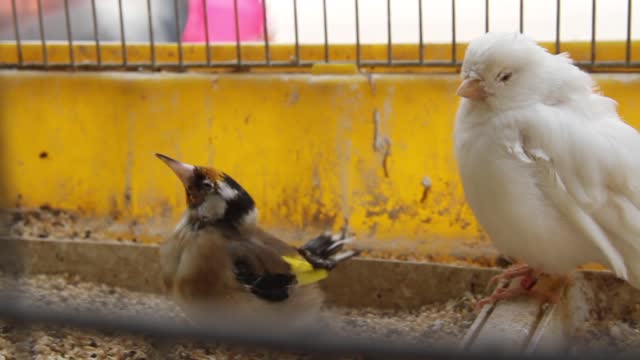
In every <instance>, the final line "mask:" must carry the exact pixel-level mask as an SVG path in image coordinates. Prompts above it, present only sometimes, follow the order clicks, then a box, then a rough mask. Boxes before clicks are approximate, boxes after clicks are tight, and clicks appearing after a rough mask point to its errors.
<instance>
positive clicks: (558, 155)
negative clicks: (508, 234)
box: [508, 95, 640, 280]
mask: <svg viewBox="0 0 640 360" xmlns="http://www.w3.org/2000/svg"><path fill="white" fill-rule="evenodd" d="M593 96H594V97H596V98H595V99H591V100H592V101H591V102H590V103H588V104H587V105H593V103H594V102H596V105H602V104H603V103H597V102H598V101H602V99H606V98H603V97H599V96H598V95H593ZM607 100H609V99H607ZM609 101H610V100H609ZM604 105H607V104H606V103H604ZM609 105H610V104H609ZM613 109H614V111H613V112H611V111H610V110H611V109H609V111H607V109H603V108H602V107H601V108H599V110H600V112H599V113H596V114H594V113H593V112H589V108H588V107H587V108H585V109H577V108H573V109H571V108H568V107H567V108H561V107H551V106H545V105H539V106H536V107H535V108H532V109H530V111H527V112H526V113H525V114H522V113H521V114H519V116H517V118H518V119H517V120H516V121H515V122H514V125H515V130H516V133H517V134H518V136H516V137H515V138H514V139H512V141H511V142H510V143H509V144H508V150H509V152H511V153H512V154H513V156H514V157H516V158H517V159H519V160H520V161H523V162H526V163H534V165H535V166H536V168H537V169H538V170H539V172H537V174H538V176H539V177H540V178H539V179H537V180H538V183H539V185H540V188H541V190H542V191H543V192H544V193H545V194H547V195H548V199H549V200H550V201H552V202H553V203H554V205H555V206H556V207H557V208H558V209H559V210H560V211H562V212H563V213H564V214H565V215H566V216H567V217H568V218H569V219H571V220H572V221H574V223H575V224H576V225H577V226H578V227H579V228H580V229H582V230H583V231H584V235H585V236H586V237H587V238H589V239H590V240H591V241H592V242H593V243H594V244H596V246H597V247H598V248H599V249H600V250H601V251H602V252H603V253H604V254H605V256H606V258H607V259H608V261H609V265H610V266H611V267H612V270H613V271H614V272H615V273H616V275H618V276H619V277H621V278H623V279H629V276H631V277H632V278H636V277H638V278H637V279H635V280H640V265H635V264H634V263H635V262H637V261H635V259H638V258H640V178H638V177H636V176H634V175H635V174H640V134H638V132H637V131H636V130H635V129H633V128H632V127H631V126H629V125H627V124H626V123H624V122H623V121H621V120H620V119H619V118H618V117H617V114H616V113H615V107H613ZM594 115H595V116H594ZM577 251H579V249H577ZM636 274H638V275H636Z"/></svg>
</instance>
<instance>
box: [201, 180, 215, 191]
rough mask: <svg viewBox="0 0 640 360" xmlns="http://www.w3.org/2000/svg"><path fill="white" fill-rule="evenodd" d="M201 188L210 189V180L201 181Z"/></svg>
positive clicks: (211, 187) (211, 185) (211, 186)
mask: <svg viewBox="0 0 640 360" xmlns="http://www.w3.org/2000/svg"><path fill="white" fill-rule="evenodd" d="M202 188H203V189H204V190H211V189H213V184H211V183H210V182H203V183H202Z"/></svg>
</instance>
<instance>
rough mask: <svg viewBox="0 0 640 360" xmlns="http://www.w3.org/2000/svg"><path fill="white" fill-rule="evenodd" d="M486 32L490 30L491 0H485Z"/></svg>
mask: <svg viewBox="0 0 640 360" xmlns="http://www.w3.org/2000/svg"><path fill="white" fill-rule="evenodd" d="M484 32H489V0H484Z"/></svg>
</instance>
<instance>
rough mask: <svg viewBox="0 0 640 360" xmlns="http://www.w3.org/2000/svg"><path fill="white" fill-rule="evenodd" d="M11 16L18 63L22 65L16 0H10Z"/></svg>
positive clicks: (22, 58)
mask: <svg viewBox="0 0 640 360" xmlns="http://www.w3.org/2000/svg"><path fill="white" fill-rule="evenodd" d="M11 16H12V17H13V31H14V32H15V34H16V54H17V56H18V65H22V64H23V61H24V57H23V55H22V42H21V41H20V23H19V20H18V6H17V4H16V0H11Z"/></svg>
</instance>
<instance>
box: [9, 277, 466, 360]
mask: <svg viewBox="0 0 640 360" xmlns="http://www.w3.org/2000/svg"><path fill="white" fill-rule="evenodd" d="M11 285H14V286H15V287H14V290H15V291H18V293H19V294H20V295H21V296H22V298H21V300H23V301H26V302H27V303H29V304H32V305H34V306H50V307H52V308H62V307H67V308H68V307H70V308H71V309H74V310H78V311H91V312H99V313H101V314H109V315H110V316H122V315H127V314H136V315H142V316H145V315H147V316H156V315H158V314H161V317H162V318H164V319H165V320H169V321H175V322H176V323H179V324H185V321H186V320H185V318H184V316H183V314H182V312H181V311H180V310H179V309H178V307H177V306H176V305H175V304H173V303H172V302H170V301H168V300H167V299H166V298H165V297H164V296H162V295H157V294H149V293H138V292H134V291H129V290H126V289H122V288H117V287H110V286H107V285H104V284H97V283H89V282H84V281H81V279H80V278H78V277H77V276H72V275H57V276H51V275H34V276H28V277H24V278H20V279H18V280H17V281H16V282H9V279H8V278H6V277H0V287H4V288H8V287H9V286H11ZM473 301H475V298H474V297H473V296H472V295H471V294H466V295H465V296H463V297H461V298H458V299H452V300H449V301H447V302H444V303H437V304H431V305H425V306H423V307H422V308H420V309H415V310H381V309H374V308H360V309H351V308H339V307H329V308H328V309H327V312H326V313H327V318H328V319H331V320H333V321H332V324H333V326H334V327H335V330H336V331H338V332H344V333H347V334H349V335H351V336H384V337H385V338H388V339H390V340H403V341H416V342H424V341H429V342H435V343H439V344H455V343H457V342H459V341H460V340H461V339H462V337H463V336H464V333H465V332H466V330H467V329H468V328H469V327H470V326H471V323H472V321H473V318H474V313H473ZM156 317H157V316H156ZM19 352H22V353H24V354H27V355H28V356H29V357H31V358H34V359H58V358H62V359H71V358H75V359H85V358H98V359H105V358H113V359H134V360H142V359H156V358H164V356H165V355H166V356H167V357H168V358H171V359H236V360H244V359H265V358H278V359H285V360H286V359H304V358H307V357H306V356H305V355H302V354H281V353H274V352H267V351H255V350H254V351H249V350H241V349H238V348H230V347H226V346H219V345H218V346H215V345H202V344H197V343H190V342H183V341H176V343H175V344H159V343H158V342H154V341H153V340H152V339H149V338H147V337H144V336H130V335H120V334H118V335H115V334H106V333H100V332H96V331H87V330H76V329H71V328H53V327H47V326H32V327H30V328H29V329H25V328H23V327H21V326H17V325H14V324H10V323H6V322H4V323H0V358H2V356H5V357H6V358H7V359H11V358H15V357H16V354H18V353H19Z"/></svg>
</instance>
